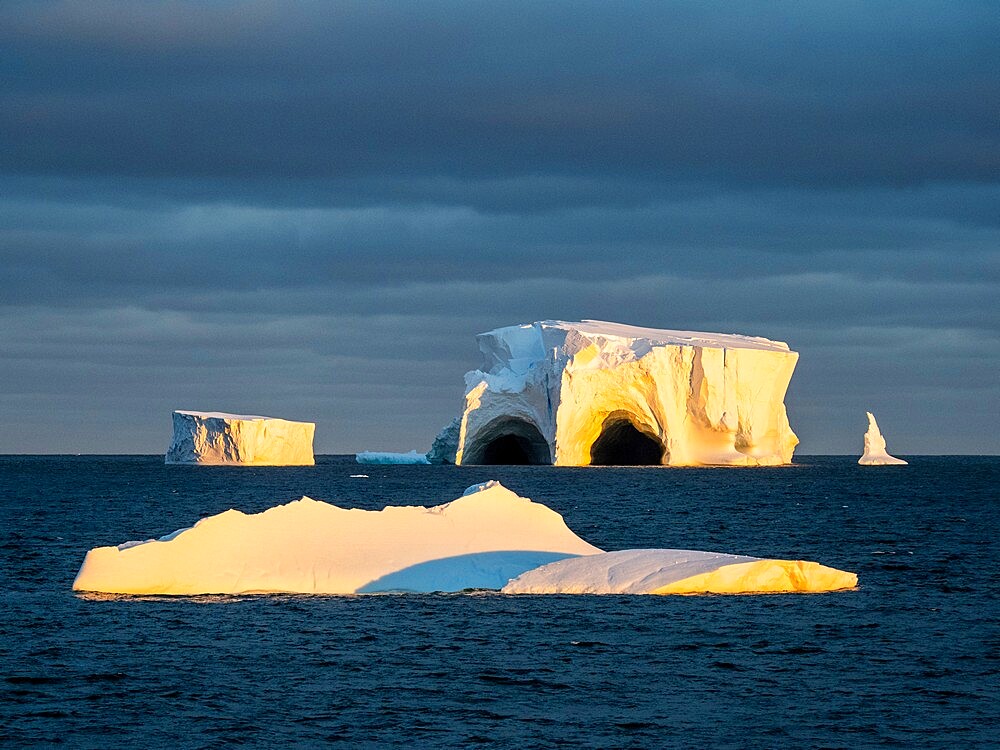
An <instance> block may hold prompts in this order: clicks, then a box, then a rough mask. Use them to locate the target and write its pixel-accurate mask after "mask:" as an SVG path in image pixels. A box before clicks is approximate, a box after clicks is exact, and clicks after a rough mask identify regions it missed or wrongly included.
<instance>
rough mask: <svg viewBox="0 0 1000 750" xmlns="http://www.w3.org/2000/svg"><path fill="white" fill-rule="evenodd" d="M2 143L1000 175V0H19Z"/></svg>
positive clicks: (856, 177)
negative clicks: (632, 0)
mask: <svg viewBox="0 0 1000 750" xmlns="http://www.w3.org/2000/svg"><path fill="white" fill-rule="evenodd" d="M5 8H6V10H5V11H4V15H5V16H6V17H5V18H4V23H3V24H0V28H2V29H6V31H5V32H3V33H2V34H0V42H2V43H3V44H4V46H5V48H6V49H8V52H9V54H8V57H7V59H8V62H7V63H6V65H7V66H8V68H9V69H8V71H7V73H8V74H7V75H6V76H4V80H5V81H6V83H5V84H4V85H3V88H2V89H0V96H2V99H0V101H2V103H3V104H4V106H3V107H2V108H0V112H3V113H4V114H3V115H2V116H0V134H2V135H3V137H4V141H5V142H6V143H8V144H9V146H11V147H10V148H7V149H4V152H3V154H2V156H0V166H2V167H4V168H5V169H6V170H8V171H11V172H18V173H32V172H39V173H53V172H58V173H76V174H98V175H100V174H104V175H108V174H115V175H155V176H161V177H185V176H186V177H213V176H215V177H226V176H230V177H233V176H238V177H241V178H253V177H254V176H261V175H264V176H267V177H270V178H283V177H289V176H298V177H332V178H336V177H342V176H344V175H355V176H361V175H368V176H372V175H385V174H395V175H405V176H417V175H450V176H453V177H458V178H469V177H473V176H480V177H483V176H492V177H502V176H507V177H510V176H521V175H531V174H537V173H540V172H541V173H546V174H564V175H591V176H593V175H623V174H627V175H631V176H636V175H646V176H648V177H652V178H654V179H657V180H662V179H689V178H699V177H700V178H708V179H724V180H729V181H742V182H749V183H760V182H766V183H790V184H824V183H836V184H863V183H877V184H889V185H898V184H918V183H920V182H922V181H926V180H944V179H956V180H991V179H992V178H993V177H994V176H995V174H996V172H997V167H998V166H1000V147H998V144H1000V141H998V133H997V129H996V124H995V111H994V107H993V106H992V102H993V101H996V98H997V94H998V83H997V78H996V76H995V70H994V69H995V61H996V59H997V56H998V55H997V53H998V51H1000V43H998V41H997V40H998V39H1000V34H998V33H997V32H998V31H1000V29H998V25H1000V22H998V21H997V18H996V14H995V13H993V12H992V11H993V8H992V6H991V4H990V3H985V2H984V3H963V4H961V5H960V6H956V5H954V4H944V3H919V4H918V5H917V6H910V5H908V6H903V5H890V4H871V5H864V6H858V5H852V6H851V7H850V9H844V10H838V9H833V8H831V7H830V6H829V5H828V4H826V3H776V4H771V5H767V6H755V7H753V8H749V7H748V8H746V9H743V10H741V9H739V8H734V7H733V6H731V5H719V6H712V5H692V4H682V3H678V4H660V3H640V4H635V5H631V6H625V7H622V6H615V5H608V4H604V3H572V4H568V3H547V4H537V3H524V4H514V5H511V4H504V5H490V4H480V3H421V4H419V5H408V4H403V5H391V4H387V5H379V4H359V5H349V4H336V5H328V4H321V3H306V4H301V5H296V6H288V7H285V6H282V7H281V9H280V10H279V9H278V8H277V7H276V6H275V5H273V4H270V3H256V4H252V5H249V6H246V5H244V4H232V5H230V4H225V3H222V4H212V5H209V6H206V5H205V4H201V3H181V4H169V5H166V4H163V3H144V4H141V5H135V4H129V5H123V4H118V3H92V4H80V3H61V4H55V3H40V4H37V5H35V4H21V3H14V4H9V5H7V6H5Z"/></svg>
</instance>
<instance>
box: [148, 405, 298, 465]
mask: <svg viewBox="0 0 1000 750" xmlns="http://www.w3.org/2000/svg"><path fill="white" fill-rule="evenodd" d="M172 419H173V427H174V434H173V439H172V440H171V443H170V447H169V448H167V454H166V457H165V463H168V464H213V465H249V466H312V465H313V464H314V463H315V462H316V459H315V457H314V456H313V434H314V432H315V430H316V425H315V424H313V423H312V422H291V421H288V420H286V419H277V418H275V417H262V416H257V415H247V414H227V413H225V412H218V411H187V410H178V411H175V412H174V413H173V415H172Z"/></svg>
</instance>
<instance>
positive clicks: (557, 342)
mask: <svg viewBox="0 0 1000 750" xmlns="http://www.w3.org/2000/svg"><path fill="white" fill-rule="evenodd" d="M477 341H478V343H479V348H480V350H481V352H482V354H483V360H484V362H483V366H482V369H480V370H475V371H473V372H470V373H468V374H467V375H466V376H465V382H466V395H465V408H464V410H463V413H462V416H461V418H460V419H459V421H458V423H457V425H456V424H455V423H453V424H451V425H449V426H448V427H446V428H445V429H444V430H443V431H442V433H441V434H440V435H439V436H438V439H437V440H436V441H435V445H434V448H433V449H432V450H431V453H430V454H429V458H430V459H431V460H432V461H445V462H447V461H449V459H451V460H453V461H454V463H456V464H506V463H526V464H555V465H559V466H585V465H591V464H594V465H598V464H600V465H648V464H665V465H669V466H697V465H727V466H765V465H767V466H769V465H778V464H786V463H789V462H790V461H791V458H792V452H793V450H794V448H795V446H796V445H797V444H798V438H797V437H796V436H795V433H794V432H792V429H791V427H790V426H789V424H788V416H787V414H786V411H785V405H784V397H785V392H786V390H787V388H788V383H789V381H790V380H791V377H792V372H793V371H794V369H795V364H796V362H797V361H798V354H797V353H796V352H793V351H791V350H790V349H789V348H788V345H787V344H785V343H783V342H780V341H771V340H769V339H765V338H759V337H753V336H741V335H736V334H719V333H698V332H694V331H670V330H658V329H652V328H638V327H635V326H627V325H621V324H618V323H605V322H601V321H592V320H585V321H583V322H580V323H569V322H563V321H553V320H547V321H541V322H536V323H529V324H525V325H518V326H510V327H507V328H498V329H496V330H494V331H490V332H488V333H482V334H479V336H477ZM452 456H453V459H452Z"/></svg>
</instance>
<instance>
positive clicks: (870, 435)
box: [858, 411, 906, 466]
mask: <svg viewBox="0 0 1000 750" xmlns="http://www.w3.org/2000/svg"><path fill="white" fill-rule="evenodd" d="M865 414H867V415H868V431H867V432H866V433H865V452H864V454H862V456H861V458H859V459H858V463H859V464H861V465H862V466H906V461H904V460H903V459H901V458H896V457H895V456H890V455H889V454H888V453H886V449H885V438H884V437H882V433H881V432H880V431H879V428H878V423H877V422H876V421H875V415H874V414H872V413H871V412H870V411H867V412H865Z"/></svg>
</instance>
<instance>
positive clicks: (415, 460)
mask: <svg viewBox="0 0 1000 750" xmlns="http://www.w3.org/2000/svg"><path fill="white" fill-rule="evenodd" d="M354 460H355V461H357V462H358V463H359V464H429V463H430V461H428V460H427V454H425V453H417V452H416V451H410V452H409V453H388V452H379V451H361V452H360V453H358V454H357V455H356V456H355V457H354Z"/></svg>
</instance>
